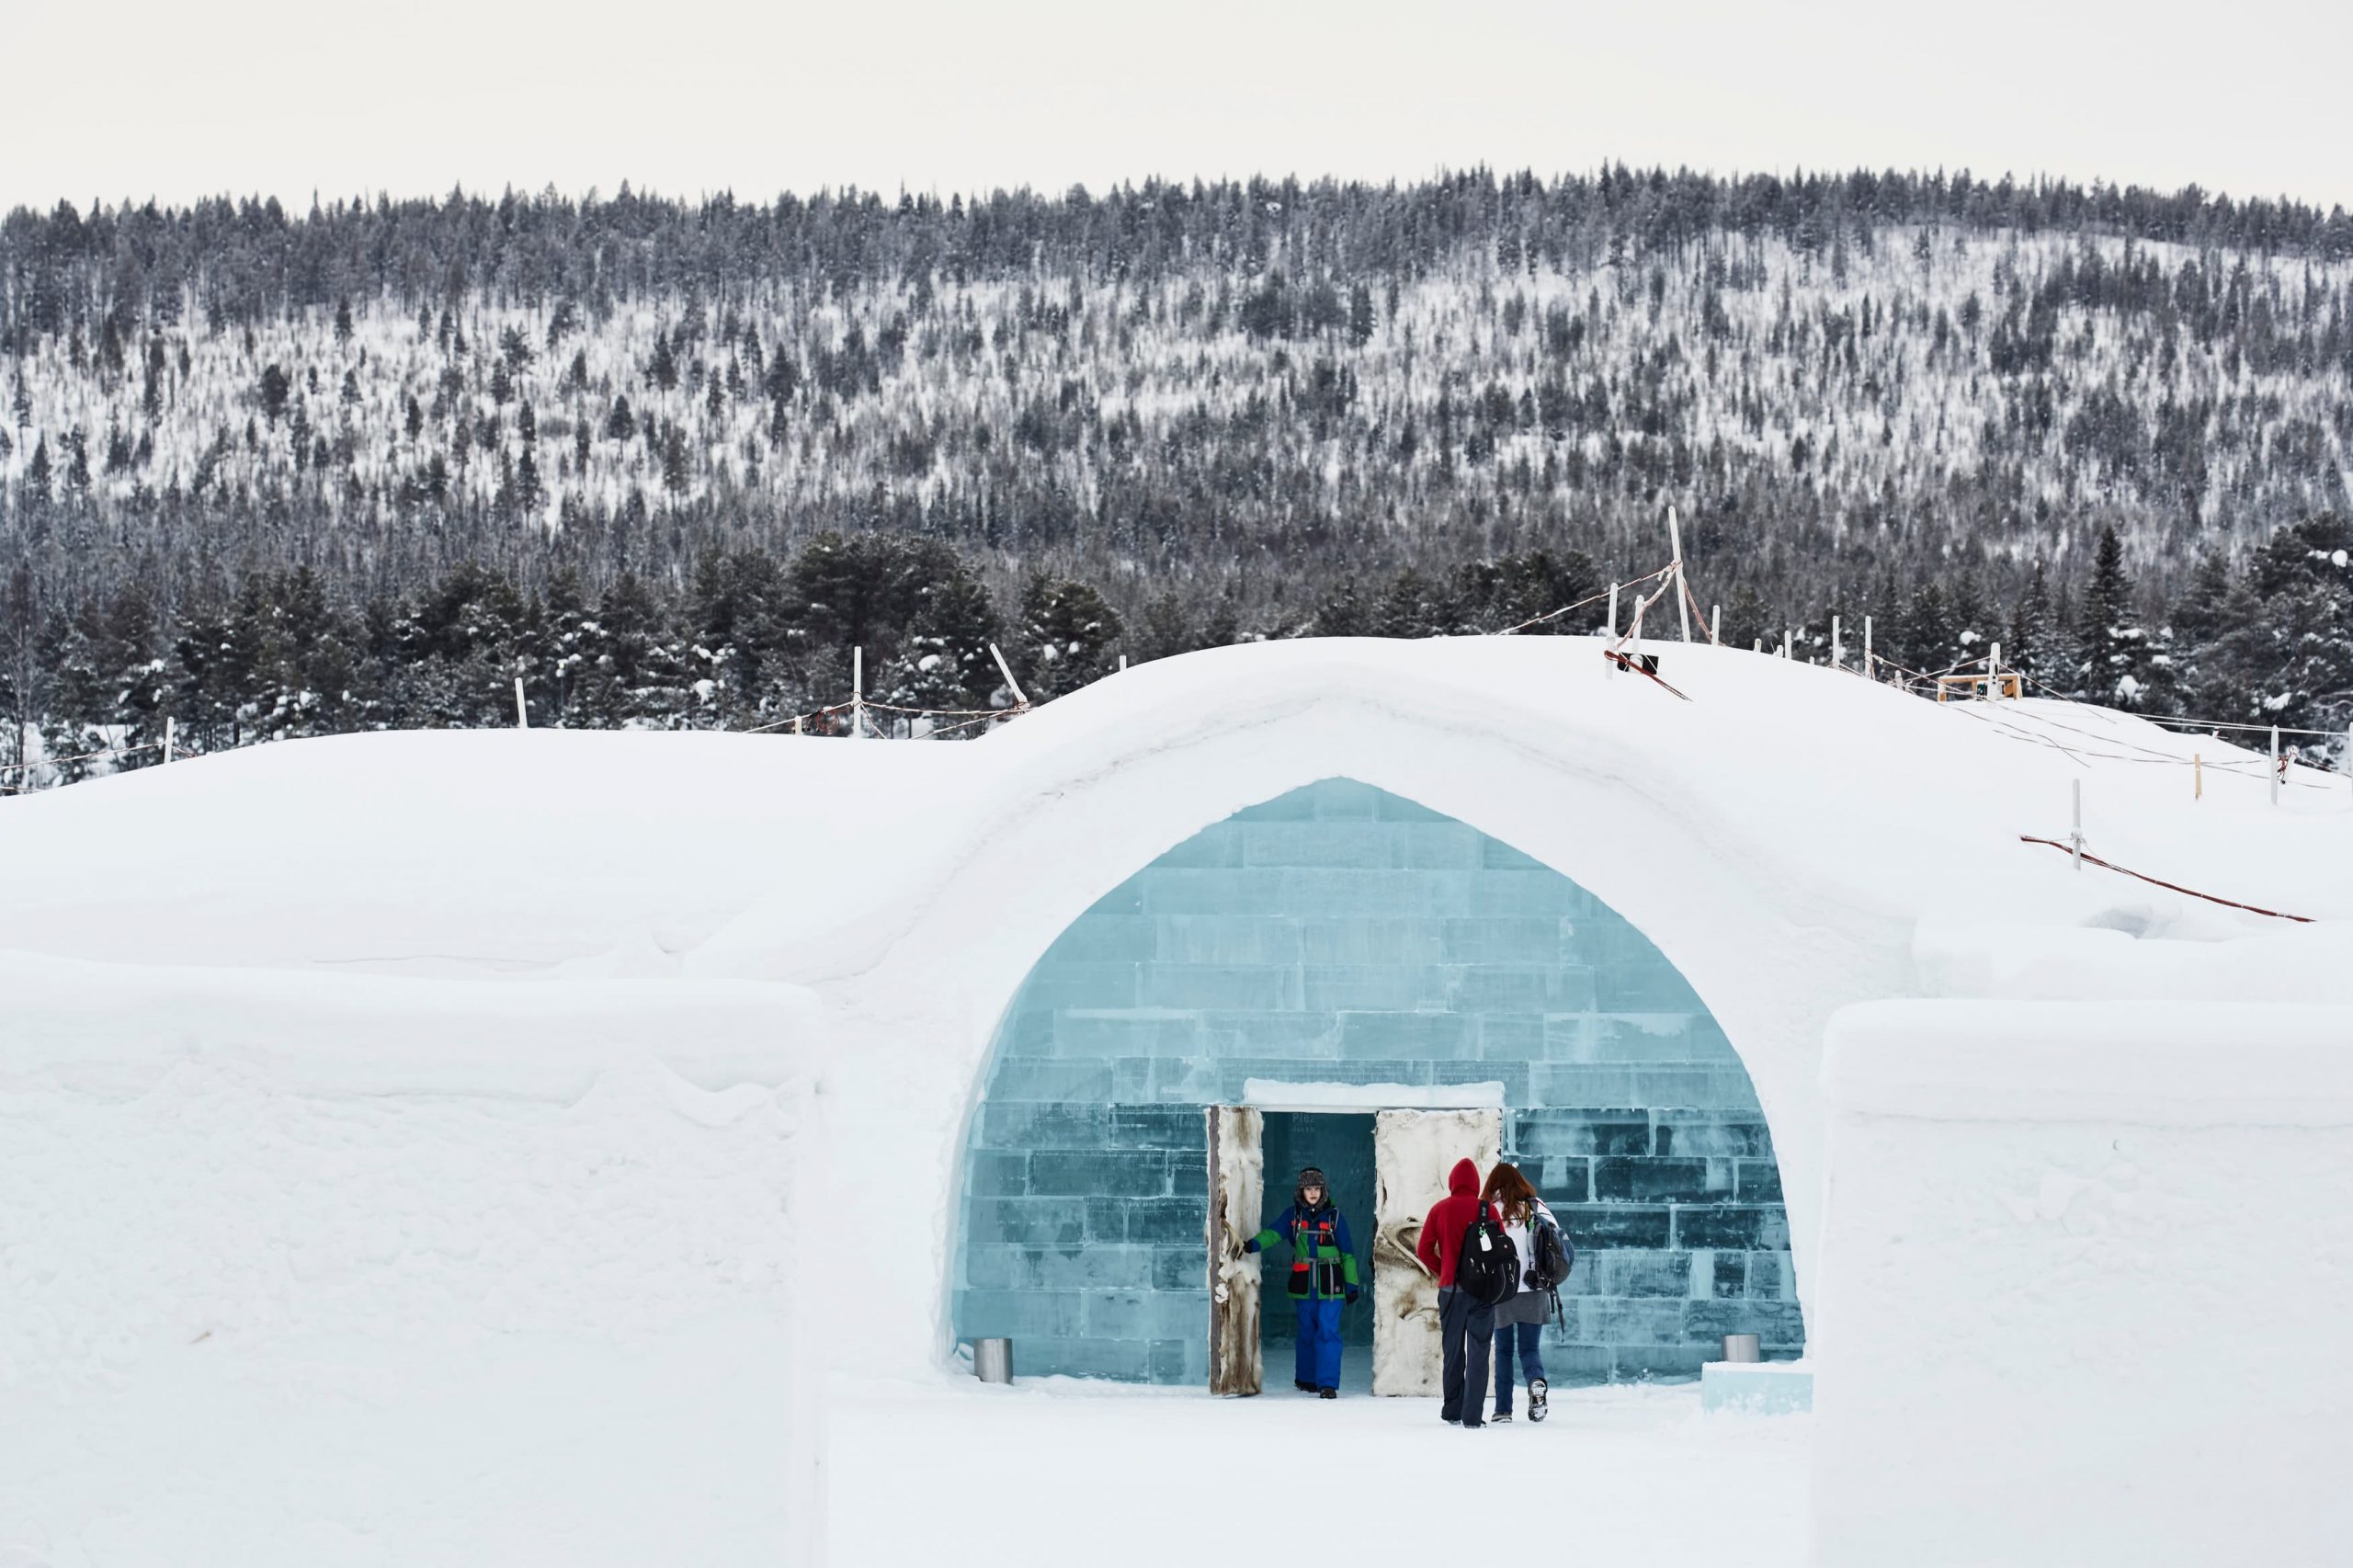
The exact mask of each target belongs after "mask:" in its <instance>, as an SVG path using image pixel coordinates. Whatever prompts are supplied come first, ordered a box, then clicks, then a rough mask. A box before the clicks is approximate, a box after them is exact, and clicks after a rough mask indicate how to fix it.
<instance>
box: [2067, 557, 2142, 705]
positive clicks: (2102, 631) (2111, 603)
mask: <svg viewBox="0 0 2353 1568" xmlns="http://www.w3.org/2000/svg"><path fill="white" fill-rule="evenodd" d="M2078 630H2079V633H2080V637H2081V642H2080V643H2079V646H2078V650H2077V653H2076V667H2077V668H2078V669H2079V670H2080V671H2081V672H2082V675H2081V677H2080V685H2079V687H2078V689H2080V690H2081V691H2082V692H2083V694H2084V696H2085V697H2086V699H2089V700H2091V701H2093V702H2097V703H2100V704H2102V705H2103V706H2106V707H2109V708H2140V707H2143V706H2145V705H2147V704H2148V701H2149V699H2150V697H2151V695H2152V694H2151V691H2150V661H2149V652H2150V650H2149V633H2148V629H2147V628H2146V627H2144V626H2143V624H2142V622H2141V617H2140V613H2139V611H2138V609H2137V608H2135V606H2134V604H2133V594H2132V580H2131V578H2130V577H2129V576H2127V575H2126V574H2125V571H2124V545H2123V542H2122V541H2121V540H2119V539H2118V538H2117V537H2116V528H2115V527H2114V526H2113V525H2108V526H2104V527H2102V528H2101V529H2100V531H2099V544H2098V547H2097V550H2096V551H2095V552H2094V554H2093V557H2092V580H2091V584H2090V585H2089V586H2088V587H2087V588H2086V589H2085V591H2084V613H2083V619H2082V623H2081V626H2080V627H2079V629H2078Z"/></svg>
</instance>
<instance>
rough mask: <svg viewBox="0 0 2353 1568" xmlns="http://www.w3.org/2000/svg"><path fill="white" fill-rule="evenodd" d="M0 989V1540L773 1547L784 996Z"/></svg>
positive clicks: (311, 988) (247, 986)
mask: <svg viewBox="0 0 2353 1568" xmlns="http://www.w3.org/2000/svg"><path fill="white" fill-rule="evenodd" d="M0 990H5V992H6V994H7V995H8V997H9V1017H8V1020H7V1028H6V1029H5V1030H0V1400H4V1401H5V1405H6V1413H7V1416H6V1420H5V1421H0V1561H6V1562H12V1563H45V1564H56V1565H58V1568H66V1565H69V1564H71V1565H79V1564H85V1563H86V1564H101V1563H103V1564H108V1565H114V1564H139V1563H154V1564H179V1563H186V1562H191V1561H197V1560H199V1559H200V1560H202V1561H206V1562H337V1563H415V1562H566V1563H615V1564H620V1563H630V1564H639V1563H644V1562H685V1561H692V1562H710V1563H734V1562H742V1563H751V1562H790V1561H806V1560H810V1559H809V1558H808V1557H807V1556H806V1555H805V1554H804V1553H803V1552H801V1551H799V1550H798V1549H797V1546H796V1543H802V1542H805V1541H806V1540H808V1539H810V1537H809V1535H808V1534H807V1532H809V1531H812V1530H814V1529H817V1528H822V1493H821V1492H820V1491H819V1490H818V1489H817V1483H818V1476H817V1470H818V1465H819V1462H820V1458H819V1456H820V1454H821V1451H822V1449H821V1445H822V1434H821V1433H820V1432H819V1431H817V1430H816V1427H815V1417H814V1415H813V1410H812V1407H811V1406H810V1405H809V1403H808V1402H807V1401H805V1400H801V1399H798V1398H796V1393H797V1392H799V1391H801V1390H802V1389H806V1388H808V1387H810V1386H813V1384H812V1382H811V1381H810V1380H809V1379H807V1378H806V1377H805V1376H797V1375H796V1372H795V1358H796V1357H797V1356H806V1355H809V1354H811V1353H812V1352H813V1351H815V1350H816V1349H817V1348H818V1347H816V1346H813V1345H811V1344H810V1343H809V1341H810V1339H811V1338H812V1336H811V1335H808V1334H806V1333H801V1332H797V1328H798V1325H797V1324H796V1323H795V1308H796V1306H797V1305H802V1304H805V1302H804V1301H803V1300H802V1295H803V1293H802V1292H801V1291H800V1290H797V1288H796V1281H795V1271H796V1268H797V1267H799V1265H800V1262H801V1253H802V1250H803V1249H802V1248H800V1247H797V1246H796V1244H795V1241H796V1236H795V1230H794V1227H793V1225H792V1224H791V1223H790V1214H791V1204H792V1199H793V1197H794V1195H795V1192H796V1189H798V1188H801V1187H805V1186H806V1185H807V1183H808V1181H809V1179H810V1176H809V1168H808V1167H809V1165H810V1164H811V1162H812V1159H813V1148H812V1146H811V1144H812V1138H811V1136H810V1134H811V1132H812V1130H813V1126H814V1119H813V1117H812V1115H811V1114H810V1096H809V1095H808V1094H807V1093H806V1085H807V1084H808V1082H809V1080H808V1079H807V1078H806V1076H805V1062H806V1059H807V1053H808V1051H809V1049H810V1047H811V1046H812V1045H813V1043H814V1040H813V1037H814V1035H815V1032H816V1030H815V1021H816V1020H815V1013H814V1009H813V1004H812V1002H811V1000H810V998H809V997H808V996H807V994H805V993H801V992H800V991H798V990H796V989H795V988H792V987H789V986H777V985H760V986H751V985H729V984H712V983H679V982H666V983H631V982H608V983H563V984H548V985H530V984H515V983H483V982H462V981H461V982H427V981H410V980H381V979H364V978H352V977H345V976H318V975H306V974H294V973H284V972H278V973H265V972H261V971H220V970H211V971H205V970H192V969H179V970H155V969H117V968H111V967H109V966H104V965H95V964H87V963H80V962H74V961H71V960H42V959H33V958H29V957H26V956H24V955H14V954H12V955H0ZM688 1499H692V1506H688V1505H687V1500H688ZM12 1551H13V1552H14V1553H15V1555H13V1556H12V1555H11V1552H12ZM191 1554H193V1555H191Z"/></svg>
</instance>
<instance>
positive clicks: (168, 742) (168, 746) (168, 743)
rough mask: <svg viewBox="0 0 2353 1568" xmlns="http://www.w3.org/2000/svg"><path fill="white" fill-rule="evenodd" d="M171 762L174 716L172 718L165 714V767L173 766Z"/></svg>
mask: <svg viewBox="0 0 2353 1568" xmlns="http://www.w3.org/2000/svg"><path fill="white" fill-rule="evenodd" d="M171 760H172V716H171V715H170V714H168V713H166V714H165V715H164V763H165V767H169V766H170V765H171Z"/></svg>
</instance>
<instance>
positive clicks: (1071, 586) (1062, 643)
mask: <svg viewBox="0 0 2353 1568" xmlns="http://www.w3.org/2000/svg"><path fill="white" fill-rule="evenodd" d="M1124 630H1125V628H1124V626H1123V625H1122V624H1121V622H1120V617H1119V616H1118V614H1117V613H1116V612H1114V611H1113V610H1112V608H1111V607H1110V605H1109V604H1108V603H1106V602H1105V600H1104V598H1103V596H1102V595H1101V594H1100V593H1099V592H1097V590H1096V589H1095V587H1094V586H1093V585H1090V584H1086V583H1080V582H1074V581H1072V580H1071V579H1069V578H1067V577H1053V576H1048V575H1045V574H1039V575H1036V576H1033V577H1031V578H1030V579H1029V583H1028V585H1026V586H1024V587H1023V589H1022V590H1021V611H1020V616H1019V620H1018V624H1017V636H1016V642H1015V648H1014V650H1013V651H1010V652H1009V653H1008V657H1011V658H1014V659H1017V661H1018V662H1017V663H1016V664H1015V665H1014V673H1015V674H1016V675H1017V676H1019V677H1020V680H1021V685H1022V688H1023V690H1024V691H1026V692H1027V693H1028V694H1029V698H1030V699H1031V700H1032V701H1040V702H1042V701H1044V700H1045V699H1048V698H1052V697H1060V696H1061V695H1063V693H1064V692H1067V691H1075V690H1077V689H1078V688H1079V687H1082V686H1086V685H1087V684H1089V683H1091V682H1093V681H1097V680H1100V679H1101V678H1102V677H1103V676H1106V675H1108V674H1109V673H1111V671H1112V670H1113V669H1115V668H1117V667H1118V656H1119V642H1120V633H1121V632H1122V631H1124Z"/></svg>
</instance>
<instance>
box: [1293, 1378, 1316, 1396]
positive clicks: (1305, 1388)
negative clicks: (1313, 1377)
mask: <svg viewBox="0 0 2353 1568" xmlns="http://www.w3.org/2000/svg"><path fill="white" fill-rule="evenodd" d="M1290 1386H1291V1387H1293V1388H1295V1389H1297V1390H1298V1391H1299V1392H1302V1393H1313V1392H1315V1385H1314V1384H1313V1383H1311V1382H1309V1381H1307V1380H1306V1379H1305V1378H1293V1379H1291V1381H1290Z"/></svg>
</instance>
